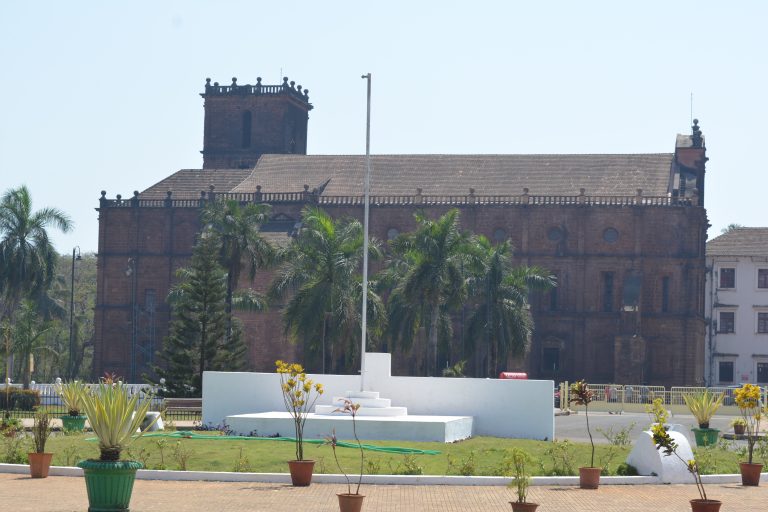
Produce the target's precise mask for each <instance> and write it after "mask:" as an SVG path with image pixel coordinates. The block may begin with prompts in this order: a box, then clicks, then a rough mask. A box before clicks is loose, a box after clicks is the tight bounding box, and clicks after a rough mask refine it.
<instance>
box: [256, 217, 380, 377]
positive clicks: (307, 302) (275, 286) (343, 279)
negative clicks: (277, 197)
mask: <svg viewBox="0 0 768 512" xmlns="http://www.w3.org/2000/svg"><path fill="white" fill-rule="evenodd" d="M380 255H381V251H380V248H379V243H378V242H377V241H376V240H371V241H370V245H369V257H370V258H371V259H376V258H378V257H379V256H380ZM280 259H281V261H282V264H281V265H280V267H279V269H278V271H277V275H276V277H275V279H274V281H273V282H272V285H271V288H270V296H271V297H273V298H276V299H279V298H282V297H285V296H286V295H288V294H289V293H290V294H291V296H290V299H289V300H288V303H287V305H286V308H285V310H284V313H283V323H284V325H285V330H286V333H287V334H288V335H289V336H290V337H291V338H292V339H293V340H302V341H303V342H304V348H305V351H307V352H308V354H307V355H313V356H316V357H317V356H319V359H320V369H321V370H322V371H323V372H325V371H326V360H328V359H330V361H331V367H332V368H335V367H336V365H337V357H338V356H337V351H338V352H340V354H343V355H344V358H345V365H346V366H347V368H349V367H351V365H352V364H353V363H354V362H355V360H356V358H357V357H358V356H359V351H358V350H357V346H358V344H359V342H358V340H359V339H360V329H361V327H360V324H361V320H360V310H361V306H362V302H361V301H362V293H363V292H362V277H361V274H360V268H361V265H362V261H363V226H362V225H361V224H360V222H359V221H357V220H355V219H340V220H334V219H332V218H331V217H330V216H329V215H328V214H327V213H325V212H324V211H322V210H320V209H319V208H314V207H309V208H306V209H305V210H304V211H303V212H302V226H301V230H300V231H299V233H298V235H297V236H296V238H295V240H294V241H293V242H292V243H291V245H290V246H289V247H287V248H286V249H284V250H283V251H282V253H281V257H280ZM383 310H384V308H383V304H382V302H381V299H380V298H379V296H378V295H377V294H376V293H375V292H374V291H373V289H372V288H369V291H368V315H369V324H368V325H369V326H370V328H371V329H370V331H369V332H371V333H372V335H371V336H370V337H369V340H370V339H371V338H375V337H376V333H377V332H378V329H379V327H380V326H381V323H382V321H383V318H384V314H383ZM327 349H328V350H327ZM327 352H330V353H329V354H328V353H327Z"/></svg>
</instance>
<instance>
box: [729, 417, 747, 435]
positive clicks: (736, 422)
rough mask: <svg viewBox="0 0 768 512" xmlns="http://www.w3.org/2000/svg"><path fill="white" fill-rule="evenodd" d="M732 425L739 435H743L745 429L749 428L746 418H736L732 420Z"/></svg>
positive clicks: (735, 432) (734, 431)
mask: <svg viewBox="0 0 768 512" xmlns="http://www.w3.org/2000/svg"><path fill="white" fill-rule="evenodd" d="M731 426H732V427H733V433H734V434H735V435H737V436H743V435H744V431H745V430H746V428H747V421H746V420H745V419H744V418H734V419H733V421H731Z"/></svg>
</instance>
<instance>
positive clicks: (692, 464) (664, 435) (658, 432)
mask: <svg viewBox="0 0 768 512" xmlns="http://www.w3.org/2000/svg"><path fill="white" fill-rule="evenodd" d="M651 433H652V434H653V442H654V444H655V445H656V449H657V450H661V451H662V452H663V453H664V455H665V456H670V455H674V456H675V457H677V458H678V459H680V460H681V461H682V462H683V464H685V467H686V468H688V472H689V473H690V474H691V475H693V479H694V481H695V482H696V489H697V490H698V491H699V497H700V498H701V499H702V500H705V501H706V500H707V492H706V491H705V490H704V482H702V480H701V472H700V471H699V465H698V464H697V463H696V460H695V459H691V460H685V459H683V458H682V457H681V456H680V455H679V454H678V453H677V443H676V442H675V440H674V439H672V436H670V435H669V432H667V429H666V427H665V426H664V424H663V423H654V424H653V425H651Z"/></svg>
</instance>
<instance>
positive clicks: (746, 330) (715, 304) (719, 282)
mask: <svg viewBox="0 0 768 512" xmlns="http://www.w3.org/2000/svg"><path fill="white" fill-rule="evenodd" d="M705 304H706V306H705V307H706V317H707V321H708V325H709V327H708V329H707V339H706V344H705V346H706V350H705V354H706V359H705V369H704V374H705V379H706V382H707V384H708V385H713V386H716V385H723V386H726V385H730V384H739V383H744V382H751V383H753V384H757V383H760V384H768V228H737V229H734V230H732V231H730V232H728V233H726V234H724V235H721V236H718V237H717V238H714V239H712V240H711V241H710V242H709V243H707V286H706V299H705Z"/></svg>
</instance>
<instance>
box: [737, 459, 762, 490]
mask: <svg viewBox="0 0 768 512" xmlns="http://www.w3.org/2000/svg"><path fill="white" fill-rule="evenodd" d="M739 469H740V470H741V485H753V486H757V485H760V472H761V471H762V470H763V465H762V464H750V463H749V462H739Z"/></svg>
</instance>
